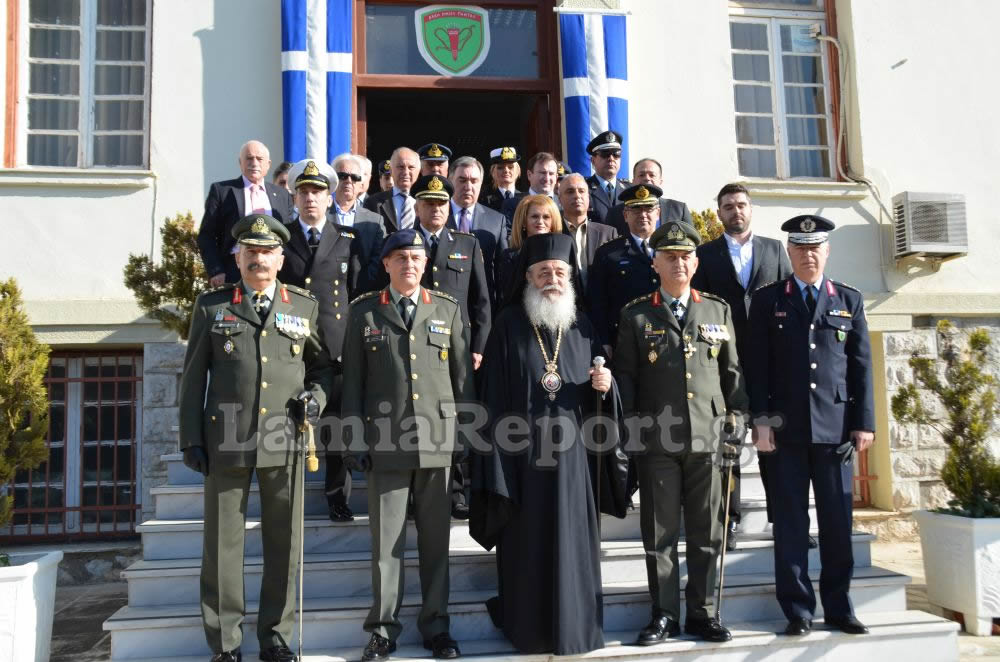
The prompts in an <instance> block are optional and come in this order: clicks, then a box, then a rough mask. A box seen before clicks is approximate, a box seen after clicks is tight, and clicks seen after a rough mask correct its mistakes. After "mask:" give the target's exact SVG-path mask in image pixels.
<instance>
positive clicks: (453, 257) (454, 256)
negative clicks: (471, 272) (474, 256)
mask: <svg viewBox="0 0 1000 662" xmlns="http://www.w3.org/2000/svg"><path fill="white" fill-rule="evenodd" d="M448 259H449V260H468V259H469V256H468V255H462V254H461V253H452V254H451V255H449V256H448Z"/></svg>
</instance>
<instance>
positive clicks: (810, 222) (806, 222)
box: [781, 214, 837, 244]
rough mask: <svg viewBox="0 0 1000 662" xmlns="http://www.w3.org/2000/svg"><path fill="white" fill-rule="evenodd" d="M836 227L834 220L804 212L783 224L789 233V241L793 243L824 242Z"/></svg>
mask: <svg viewBox="0 0 1000 662" xmlns="http://www.w3.org/2000/svg"><path fill="white" fill-rule="evenodd" d="M835 227H837V226H836V224H834V222H833V221H831V220H830V219H828V218H823V217H822V216H817V215H816V214H803V215H801V216H796V217H795V218H790V219H788V220H787V221H785V222H784V223H782V224H781V230H782V231H783V232H787V233H788V241H789V242H790V243H793V244H822V243H823V242H825V241H826V240H827V239H828V238H829V234H830V232H832V231H833V229H834V228H835Z"/></svg>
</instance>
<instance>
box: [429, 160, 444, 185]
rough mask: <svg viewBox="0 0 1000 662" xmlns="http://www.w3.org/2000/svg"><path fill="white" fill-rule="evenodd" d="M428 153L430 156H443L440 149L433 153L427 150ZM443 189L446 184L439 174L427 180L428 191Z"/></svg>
mask: <svg viewBox="0 0 1000 662" xmlns="http://www.w3.org/2000/svg"><path fill="white" fill-rule="evenodd" d="M427 153H428V154H429V155H430V156H441V152H440V151H438V153H437V154H431V152H427ZM443 189H444V184H442V183H441V180H440V179H438V178H437V176H435V177H434V178H433V179H431V181H429V182H427V190H428V191H440V190H443Z"/></svg>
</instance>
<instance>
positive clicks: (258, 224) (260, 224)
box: [250, 216, 271, 234]
mask: <svg viewBox="0 0 1000 662" xmlns="http://www.w3.org/2000/svg"><path fill="white" fill-rule="evenodd" d="M250 231H251V232H253V233H254V234H268V233H269V232H270V231H271V230H270V228H268V227H267V222H266V221H265V220H264V218H263V217H261V216H258V217H257V220H256V221H254V222H253V225H252V226H250Z"/></svg>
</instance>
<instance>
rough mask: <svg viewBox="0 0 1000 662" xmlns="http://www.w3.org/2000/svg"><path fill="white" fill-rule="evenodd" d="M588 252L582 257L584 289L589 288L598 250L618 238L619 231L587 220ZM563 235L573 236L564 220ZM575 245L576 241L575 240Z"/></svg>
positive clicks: (581, 277)
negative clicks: (589, 272) (588, 275)
mask: <svg viewBox="0 0 1000 662" xmlns="http://www.w3.org/2000/svg"><path fill="white" fill-rule="evenodd" d="M586 230H587V251H586V252H585V253H584V254H583V255H581V256H580V282H581V283H582V285H583V287H584V288H586V287H587V272H588V271H589V270H590V265H592V264H593V263H594V256H596V255H597V249H598V248H600V247H601V246H603V245H604V244H606V243H607V242H609V241H611V240H612V239H614V238H615V237H617V236H618V231H617V230H615V229H614V228H613V227H610V226H608V225H605V224H604V223H598V222H595V221H593V220H591V219H590V218H589V214H588V218H587V226H586ZM563 233H564V234H568V235H570V236H571V237H572V236H573V235H572V233H571V232H570V230H569V227H567V225H566V221H565V220H563ZM574 243H575V240H574ZM585 292H586V290H585V289H584V290H583V292H581V293H585Z"/></svg>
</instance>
